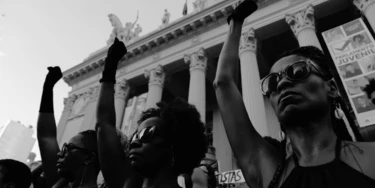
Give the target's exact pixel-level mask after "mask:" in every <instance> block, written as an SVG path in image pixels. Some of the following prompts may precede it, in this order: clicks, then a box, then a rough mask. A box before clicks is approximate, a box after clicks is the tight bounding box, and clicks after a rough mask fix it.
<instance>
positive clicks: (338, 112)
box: [335, 102, 345, 119]
mask: <svg viewBox="0 0 375 188" xmlns="http://www.w3.org/2000/svg"><path fill="white" fill-rule="evenodd" d="M344 115H345V114H344V112H343V111H342V109H341V105H340V104H339V103H338V102H335V117H336V119H342V118H343V117H344Z"/></svg>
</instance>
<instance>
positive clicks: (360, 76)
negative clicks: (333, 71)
mask: <svg viewBox="0 0 375 188" xmlns="http://www.w3.org/2000/svg"><path fill="white" fill-rule="evenodd" d="M322 35H323V38H324V41H325V43H326V44H327V47H328V49H329V52H330V54H331V56H332V59H333V61H334V63H335V66H336V68H337V71H338V72H339V74H340V78H341V80H342V82H343V84H344V88H345V90H346V92H347V95H348V96H349V99H350V103H351V105H352V108H353V109H354V112H355V115H356V117H357V120H358V124H359V125H360V126H361V127H365V126H368V125H372V124H375V105H374V104H372V103H371V100H370V99H368V98H367V95H366V93H365V92H364V91H363V88H364V87H365V86H366V85H367V84H368V83H369V80H370V79H373V78H375V42H374V38H373V36H371V33H370V32H369V30H368V28H367V26H366V25H365V24H364V22H363V20H362V19H356V20H353V21H351V22H349V23H346V24H344V25H341V26H338V27H335V28H333V29H330V30H328V31H325V32H323V33H322Z"/></svg>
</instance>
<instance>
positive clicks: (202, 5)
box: [193, 0, 207, 12]
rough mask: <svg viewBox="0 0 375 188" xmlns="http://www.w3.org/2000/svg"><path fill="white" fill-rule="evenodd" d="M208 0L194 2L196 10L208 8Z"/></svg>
mask: <svg viewBox="0 0 375 188" xmlns="http://www.w3.org/2000/svg"><path fill="white" fill-rule="evenodd" d="M206 3H207V0H195V1H194V2H193V8H194V12H199V11H202V10H204V9H205V8H206Z"/></svg>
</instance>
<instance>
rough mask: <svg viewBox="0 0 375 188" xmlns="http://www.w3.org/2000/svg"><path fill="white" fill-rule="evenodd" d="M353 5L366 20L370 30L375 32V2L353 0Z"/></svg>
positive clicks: (372, 0)
mask: <svg viewBox="0 0 375 188" xmlns="http://www.w3.org/2000/svg"><path fill="white" fill-rule="evenodd" d="M353 4H354V5H355V6H356V7H357V8H358V9H359V10H360V11H361V13H362V14H363V15H364V16H365V17H366V18H367V20H368V22H369V23H370V25H371V27H372V30H373V31H375V0H353Z"/></svg>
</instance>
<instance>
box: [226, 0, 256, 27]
mask: <svg viewBox="0 0 375 188" xmlns="http://www.w3.org/2000/svg"><path fill="white" fill-rule="evenodd" d="M255 2H256V1H255V0H244V1H243V2H241V3H240V4H239V5H238V6H237V7H236V9H234V11H233V12H232V14H231V15H230V16H229V17H228V19H227V22H228V24H230V20H231V19H233V20H235V21H240V22H243V21H244V20H245V19H246V18H247V17H248V16H250V15H251V14H252V13H253V12H255V11H256V10H257V9H258V5H257V4H256V3H255Z"/></svg>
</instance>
